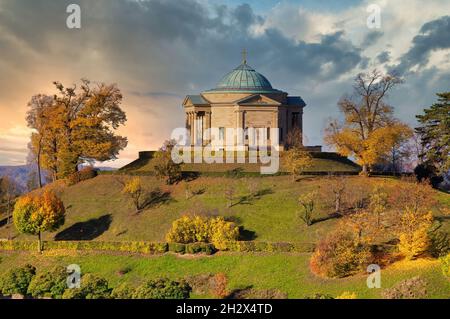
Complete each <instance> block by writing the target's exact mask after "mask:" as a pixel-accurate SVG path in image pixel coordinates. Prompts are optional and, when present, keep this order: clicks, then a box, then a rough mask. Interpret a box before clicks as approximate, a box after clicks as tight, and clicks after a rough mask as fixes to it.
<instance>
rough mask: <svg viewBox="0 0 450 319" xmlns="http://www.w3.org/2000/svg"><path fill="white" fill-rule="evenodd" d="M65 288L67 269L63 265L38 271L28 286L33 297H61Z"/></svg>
mask: <svg viewBox="0 0 450 319" xmlns="http://www.w3.org/2000/svg"><path fill="white" fill-rule="evenodd" d="M66 288H67V271H66V269H65V268H64V267H55V268H53V269H52V270H50V271H44V272H40V273H38V274H37V275H36V276H34V277H33V279H32V280H31V282H30V285H29V286H28V293H29V294H30V295H32V296H33V297H51V298H56V299H57V298H61V297H62V295H63V293H64V290H65V289H66Z"/></svg>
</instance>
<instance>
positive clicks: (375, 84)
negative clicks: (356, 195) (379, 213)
mask: <svg viewBox="0 0 450 319" xmlns="http://www.w3.org/2000/svg"><path fill="white" fill-rule="evenodd" d="M401 82H402V80H401V79H400V78H399V77H397V76H395V75H391V74H386V75H384V74H382V73H381V72H379V71H377V70H374V71H372V72H370V73H361V74H359V75H358V76H357V77H356V78H355V82H354V86H353V88H354V94H353V95H352V96H348V95H345V96H343V97H342V98H341V99H340V100H339V102H338V106H339V109H340V110H341V112H342V113H343V114H344V117H345V119H344V121H343V123H339V122H338V121H337V120H333V121H331V122H330V123H329V124H328V126H327V128H326V131H325V142H326V143H327V144H329V145H331V146H334V147H336V149H337V151H338V152H339V153H340V154H342V155H344V156H354V157H355V158H356V161H357V162H358V163H359V164H360V165H361V166H362V174H364V175H366V174H368V172H369V170H370V167H371V166H372V165H373V164H375V163H376V162H377V161H378V160H379V159H380V157H382V156H383V155H385V154H387V153H388V152H389V151H390V150H391V148H392V147H393V146H394V145H395V144H396V143H398V140H399V139H402V137H403V136H408V135H409V134H410V133H409V132H411V129H410V128H409V127H408V126H407V125H406V124H403V123H401V122H400V121H399V120H398V119H396V118H394V116H393V107H392V106H391V105H389V104H388V103H387V102H386V98H387V96H388V93H389V92H390V91H391V90H392V89H393V88H394V87H395V86H397V85H398V84H400V83H401Z"/></svg>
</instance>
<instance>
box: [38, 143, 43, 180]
mask: <svg viewBox="0 0 450 319" xmlns="http://www.w3.org/2000/svg"><path fill="white" fill-rule="evenodd" d="M41 143H42V137H41V138H40V139H39V146H38V153H37V171H38V173H37V179H38V186H39V188H42V180H41Z"/></svg>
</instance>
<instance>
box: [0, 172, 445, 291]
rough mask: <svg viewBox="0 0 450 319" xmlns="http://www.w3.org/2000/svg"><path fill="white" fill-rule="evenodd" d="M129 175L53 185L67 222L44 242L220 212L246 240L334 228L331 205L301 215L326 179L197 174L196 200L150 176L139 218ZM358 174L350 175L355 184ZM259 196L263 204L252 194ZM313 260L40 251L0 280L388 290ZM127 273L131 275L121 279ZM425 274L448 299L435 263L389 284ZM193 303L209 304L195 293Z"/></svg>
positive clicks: (15, 255)
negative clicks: (229, 191) (87, 276)
mask: <svg viewBox="0 0 450 319" xmlns="http://www.w3.org/2000/svg"><path fill="white" fill-rule="evenodd" d="M124 178H127V176H123V175H101V176H98V177H96V178H94V179H91V180H87V181H84V182H81V183H79V184H76V185H74V186H70V187H67V186H65V185H64V184H63V183H55V184H52V185H50V186H47V187H52V188H53V189H54V190H56V191H57V192H58V193H59V194H60V195H61V197H62V199H63V201H64V203H65V206H66V210H67V214H66V215H67V216H66V222H65V224H64V225H63V226H62V227H61V228H60V229H59V230H58V231H56V232H53V233H45V234H44V239H45V240H55V239H58V240H59V239H61V240H94V241H128V240H135V241H142V240H147V241H163V240H164V239H165V238H164V237H165V234H166V232H167V230H168V229H169V228H170V226H171V223H172V221H173V220H175V219H176V218H178V217H180V216H181V215H183V214H186V213H191V214H192V213H197V214H206V215H223V216H226V217H228V218H229V219H232V220H234V221H235V222H236V223H237V224H238V225H240V226H241V227H243V229H244V230H245V231H244V235H245V237H246V239H253V240H256V241H273V242H283V241H284V242H297V243H311V242H312V243H315V242H317V240H318V239H320V238H323V237H324V236H325V235H326V234H327V233H328V232H329V231H330V230H331V229H332V228H333V227H334V226H335V224H336V223H337V219H335V218H329V212H330V208H328V207H327V206H326V205H325V204H323V203H320V204H319V205H318V207H317V209H318V211H319V216H318V219H321V221H319V222H317V223H315V224H313V225H312V226H309V227H307V226H305V224H304V223H303V222H302V221H301V220H300V218H299V216H298V213H297V212H298V210H299V207H298V204H297V198H298V195H299V194H301V193H303V192H307V191H309V190H311V189H316V188H317V187H318V186H319V185H324V183H326V180H325V178H326V177H317V176H315V177H312V176H303V177H302V179H301V180H300V181H299V182H296V183H293V182H292V180H291V178H290V176H271V177H241V178H231V177H217V176H216V177H214V176H200V177H199V178H197V179H195V180H193V181H190V182H189V187H190V189H191V190H197V191H198V193H199V195H196V196H194V197H192V198H189V199H187V198H186V192H185V190H186V182H181V183H179V184H177V185H171V186H167V185H164V184H162V183H161V182H160V181H159V180H157V179H156V178H155V177H153V176H143V177H142V180H143V181H144V184H145V186H146V188H147V189H149V190H153V191H154V195H155V194H156V195H155V198H156V199H155V200H154V202H153V203H152V204H151V205H149V206H148V207H147V208H146V209H144V210H143V211H141V212H140V213H135V210H134V208H133V205H132V203H131V200H130V199H129V198H127V197H126V196H124V195H123V194H122V193H121V189H122V184H121V180H122V179H124ZM357 178H359V177H356V176H354V177H349V179H357ZM371 179H372V180H377V181H384V182H385V183H386V184H391V185H395V183H399V181H398V180H397V179H394V178H382V177H377V178H371ZM230 185H231V186H233V187H234V189H235V196H234V197H235V200H234V202H233V206H232V207H230V208H228V207H227V200H226V198H225V196H224V192H225V189H226V188H227V187H230ZM255 188H256V189H258V191H259V197H258V198H254V197H252V196H249V194H250V193H252V191H254V189H255ZM436 196H437V197H438V199H439V202H440V205H441V206H447V207H448V206H450V195H448V194H445V193H441V192H436ZM436 217H437V218H438V219H439V220H441V222H442V229H443V230H446V231H447V232H449V230H450V223H449V221H448V217H446V216H440V215H439V214H438V213H437V214H436ZM9 235H12V236H13V237H14V238H15V239H16V240H36V238H35V237H31V236H28V235H23V234H17V233H16V232H15V230H14V229H12V228H8V227H7V226H6V225H3V226H0V238H6V237H8V236H9ZM310 256H311V255H310V254H309V253H299V252H298V253H297V252H296V253H278V252H277V253H267V252H265V253H237V252H236V253H234V252H219V253H216V254H215V255H213V256H202V255H195V256H193V255H185V256H179V255H174V254H172V253H166V254H164V255H159V256H158V255H155V256H149V255H139V254H131V253H124V252H98V251H97V252H96V251H73V250H49V251H45V252H44V254H37V253H35V252H34V251H31V252H30V251H12V252H6V251H0V276H1V275H2V274H4V273H5V272H6V271H7V270H8V269H11V268H14V267H17V266H20V265H24V264H26V263H32V264H33V265H35V266H36V267H38V270H39V269H47V268H49V267H53V266H54V265H56V264H59V265H68V264H71V263H76V264H79V265H80V266H81V268H82V271H83V272H84V273H89V272H91V273H96V274H98V275H101V276H103V277H105V278H106V279H107V280H108V281H109V283H110V285H111V286H112V287H115V286H117V285H118V284H120V283H122V282H127V283H131V284H138V283H140V282H142V281H143V280H146V279H150V278H158V277H161V276H164V277H169V278H173V279H181V278H194V280H197V279H195V278H197V277H196V276H200V277H201V276H204V275H207V274H215V273H218V272H223V273H225V274H226V275H227V278H228V288H229V289H230V290H231V291H239V290H240V289H248V287H252V288H253V289H256V290H264V289H276V290H278V291H280V292H282V293H284V294H286V295H287V296H288V297H289V298H302V297H304V296H307V295H312V294H314V293H327V294H330V295H333V296H337V295H339V294H341V293H343V292H344V291H351V292H355V293H356V294H357V295H358V297H359V298H379V297H380V296H381V295H380V294H381V291H382V289H367V287H366V279H367V277H366V275H364V274H360V275H356V276H351V277H348V278H342V279H324V278H320V277H317V276H315V275H314V274H312V273H311V271H310V269H309V258H310ZM124 269H126V273H124ZM417 275H420V276H421V277H422V278H424V279H425V280H427V282H428V283H429V288H428V293H429V295H428V296H429V297H430V298H449V297H450V295H449V291H450V289H449V288H450V287H449V282H448V280H447V279H446V278H445V277H444V276H443V274H442V271H441V268H440V263H439V261H437V260H428V259H420V260H417V261H412V262H398V263H396V264H394V265H392V266H389V267H388V268H386V269H383V273H382V276H383V277H382V287H383V288H387V287H391V286H392V285H394V284H396V283H398V282H399V281H401V280H404V279H407V278H411V277H414V276H417ZM193 297H194V298H205V297H211V295H209V294H208V293H198V292H194V294H193Z"/></svg>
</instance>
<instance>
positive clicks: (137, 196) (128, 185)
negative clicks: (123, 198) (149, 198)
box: [122, 177, 144, 212]
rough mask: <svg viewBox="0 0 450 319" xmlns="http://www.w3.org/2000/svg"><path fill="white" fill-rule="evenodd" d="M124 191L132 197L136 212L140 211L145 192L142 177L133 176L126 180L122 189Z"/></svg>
mask: <svg viewBox="0 0 450 319" xmlns="http://www.w3.org/2000/svg"><path fill="white" fill-rule="evenodd" d="M122 193H123V194H126V195H128V196H130V197H131V199H132V200H133V203H134V206H135V208H136V212H139V211H140V210H141V208H142V206H141V205H142V204H141V197H142V195H143V193H144V190H143V187H142V181H141V178H140V177H133V178H131V179H129V180H128V181H126V182H125V185H124V187H123V189H122Z"/></svg>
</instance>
